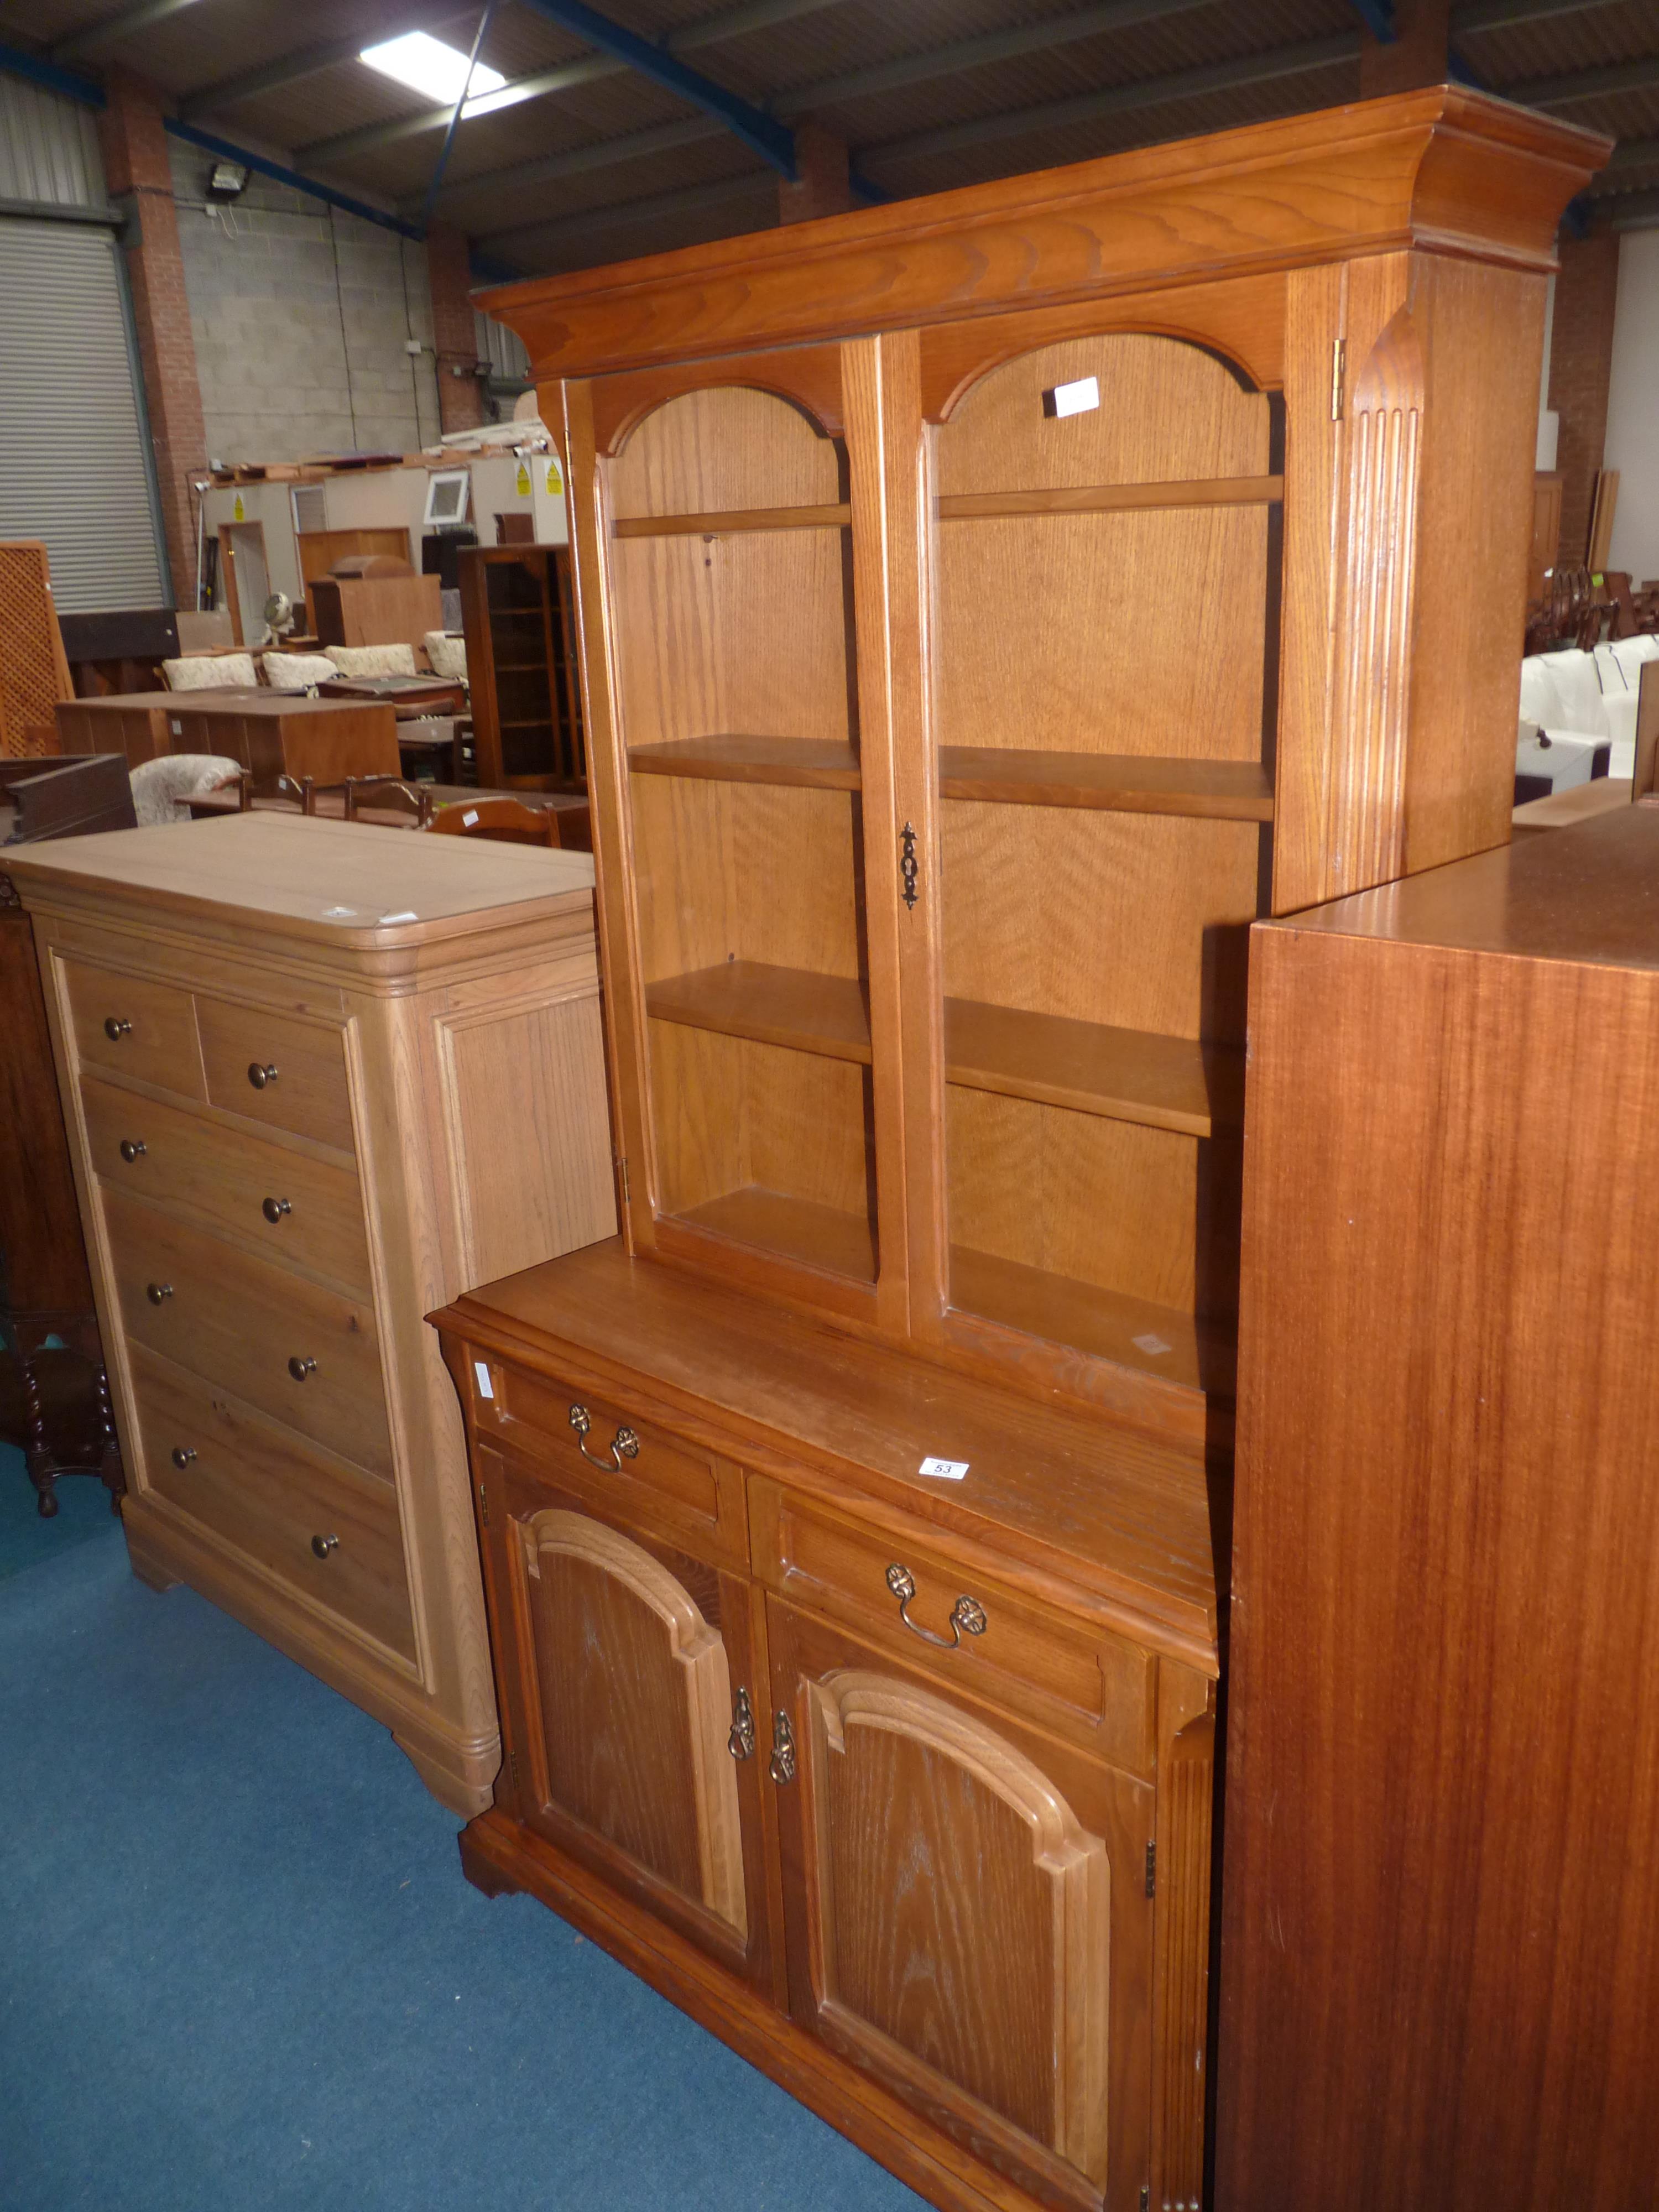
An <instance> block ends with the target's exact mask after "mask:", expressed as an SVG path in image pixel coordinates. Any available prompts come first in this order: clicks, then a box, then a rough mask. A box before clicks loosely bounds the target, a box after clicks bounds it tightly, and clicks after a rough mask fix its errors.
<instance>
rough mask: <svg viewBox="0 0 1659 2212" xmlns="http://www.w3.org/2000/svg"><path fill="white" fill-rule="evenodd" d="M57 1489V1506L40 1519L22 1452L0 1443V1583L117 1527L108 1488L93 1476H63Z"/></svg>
mask: <svg viewBox="0 0 1659 2212" xmlns="http://www.w3.org/2000/svg"><path fill="white" fill-rule="evenodd" d="M57 1487H58V1510H57V1512H56V1513H55V1514H54V1515H53V1516H52V1519H51V1520H50V1521H43V1520H42V1519H41V1518H40V1509H39V1507H38V1506H37V1505H36V1504H35V1496H34V1485H33V1483H32V1482H31V1481H30V1480H29V1478H28V1469H27V1467H26V1466H25V1465H24V1462H23V1455H22V1453H21V1451H19V1450H17V1449H15V1446H13V1445H11V1444H0V1583H3V1582H4V1581H5V1580H6V1578H7V1577H8V1576H9V1575H20V1574H21V1573H22V1571H23V1570H24V1568H25V1567H33V1566H39V1565H41V1564H42V1563H43V1562H44V1561H45V1560H47V1559H61V1558H62V1557H63V1555H64V1553H65V1552H67V1551H69V1550H70V1549H71V1547H73V1546H75V1545H76V1544H80V1543H84V1542H85V1541H86V1540H87V1538H88V1537H89V1536H100V1535H103V1534H106V1532H107V1531H108V1530H110V1529H112V1528H113V1527H114V1526H115V1522H114V1520H113V1518H112V1515H111V1513H110V1510H109V1492H108V1491H106V1489H105V1487H104V1486H103V1484H102V1483H101V1482H100V1481H99V1480H98V1479H97V1477H96V1476H95V1475H88V1474H71V1475H65V1476H64V1479H63V1480H61V1481H60V1482H59V1483H58V1486H57Z"/></svg>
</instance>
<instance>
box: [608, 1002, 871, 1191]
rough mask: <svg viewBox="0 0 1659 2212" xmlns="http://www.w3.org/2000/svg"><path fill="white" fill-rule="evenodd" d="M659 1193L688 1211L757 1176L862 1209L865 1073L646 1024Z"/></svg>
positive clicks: (867, 1150)
mask: <svg viewBox="0 0 1659 2212" xmlns="http://www.w3.org/2000/svg"><path fill="white" fill-rule="evenodd" d="M651 1085H652V1103H653V1108H654V1109H655V1114H656V1135H657V1170H658V1176H659V1203H660V1204H661V1205H662V1206H664V1208H665V1210H666V1211H667V1212H673V1213H681V1212H690V1210H691V1209H692V1208H693V1207H694V1206H701V1205H703V1204H705V1203H706V1202H707V1201H708V1200H710V1199H712V1198H720V1197H724V1196H725V1195H726V1193H727V1192H729V1191H732V1190H737V1189H741V1188H746V1187H748V1186H750V1185H757V1186H758V1187H759V1188H762V1189H763V1190H770V1191H778V1192H781V1193H784V1194H787V1195H788V1196H790V1197H792V1198H799V1199H805V1200H807V1201H808V1202H809V1203H811V1204H812V1205H816V1206H834V1207H836V1209H838V1210H839V1211H841V1212H846V1213H852V1214H857V1215H860V1216H866V1215H868V1214H870V1213H871V1212H872V1172H873V1170H872V1161H873V1158H874V1148H873V1144H872V1138H871V1133H870V1078H869V1074H868V1071H867V1070H866V1069H864V1068H861V1067H856V1066H853V1065H851V1064H850V1063H849V1062H848V1061H846V1060H828V1059H824V1058H823V1057H822V1056H821V1055H820V1054H817V1053H808V1052H792V1051H789V1050H788V1049H787V1048H785V1047H783V1046H781V1045H769V1044H756V1043H754V1042H751V1041H750V1040H749V1039H748V1038H745V1037H729V1036H720V1035H717V1034H716V1033H714V1031H712V1030H692V1029H687V1028H685V1027H684V1025H683V1024H679V1023H677V1022H653V1023H652V1024H651Z"/></svg>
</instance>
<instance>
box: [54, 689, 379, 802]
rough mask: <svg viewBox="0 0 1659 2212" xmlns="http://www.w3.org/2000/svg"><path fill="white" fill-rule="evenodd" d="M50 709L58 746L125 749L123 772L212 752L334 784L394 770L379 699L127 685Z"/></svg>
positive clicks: (257, 770) (260, 772)
mask: <svg viewBox="0 0 1659 2212" xmlns="http://www.w3.org/2000/svg"><path fill="white" fill-rule="evenodd" d="M57 714H58V743H59V744H61V746H62V747H63V750H64V752H66V753H108V752H125V755H126V757H127V765H128V766H129V767H130V768H137V766H138V765H139V763H141V762H143V761H147V760H154V759H155V758H156V757H158V755H161V754H163V753H220V754H222V755H224V757H226V758H227V759H229V760H234V761H236V762H238V763H240V765H241V766H242V767H243V768H246V769H252V771H253V773H254V774H255V775H257V776H258V777H260V778H261V779H262V780H274V779H275V778H276V776H278V775H292V776H296V777H297V776H304V775H309V776H314V777H315V778H316V780H317V781H318V782H319V783H338V782H339V781H341V780H342V779H343V778H344V777H346V776H348V775H397V774H398V769H399V757H398V735H397V731H398V721H397V715H396V714H395V712H394V710H393V709H392V707H391V705H390V704H389V703H388V702H384V701H381V700H374V699H361V698H360V699H307V697H306V696H304V694H303V693H302V692H296V691H258V690H233V689H226V690H207V691H129V692H118V693H115V694H113V695H112V696H110V697H108V698H104V699H65V700H61V701H60V702H58V708H57Z"/></svg>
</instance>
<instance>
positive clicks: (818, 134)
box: [778, 119, 853, 222]
mask: <svg viewBox="0 0 1659 2212" xmlns="http://www.w3.org/2000/svg"><path fill="white" fill-rule="evenodd" d="M795 167H796V168H797V170H798V171H799V175H798V176H797V178H796V179H795V182H794V183H793V185H792V184H791V183H790V182H789V180H788V179H787V177H780V178H779V179H778V221H779V222H814V221H816V219H817V217H818V216H821V215H845V214H846V213H847V211H848V209H849V208H850V207H851V206H852V204H853V187H852V185H850V184H849V183H848V175H847V142H846V140H845V139H844V138H837V137H836V136H835V134H834V132H833V131H826V130H825V129H824V128H823V125H822V124H818V123H813V122H811V120H810V119H809V120H807V121H805V122H801V123H798V124H796V125H795Z"/></svg>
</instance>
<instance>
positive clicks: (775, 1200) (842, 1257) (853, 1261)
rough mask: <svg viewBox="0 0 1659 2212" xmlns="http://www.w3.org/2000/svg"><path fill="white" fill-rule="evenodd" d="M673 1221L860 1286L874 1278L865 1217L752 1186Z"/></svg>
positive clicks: (872, 1251) (872, 1244)
mask: <svg viewBox="0 0 1659 2212" xmlns="http://www.w3.org/2000/svg"><path fill="white" fill-rule="evenodd" d="M673 1218H675V1219H676V1220H678V1221H686V1222H690V1224H691V1225H693V1226H694V1227H695V1228H698V1229H707V1230H710V1231H713V1232H714V1234H715V1235H717V1236H720V1237H731V1238H732V1241H733V1242H734V1243H738V1244H750V1245H753V1246H754V1247H755V1248H756V1249H757V1250H759V1251H763V1252H771V1253H774V1254H776V1255H778V1256H780V1257H781V1258H783V1259H786V1260H796V1261H799V1262H800V1263H801V1265H802V1266H804V1267H821V1268H823V1270H824V1271H825V1272H826V1273H829V1274H832V1275H846V1276H849V1277H850V1278H851V1279H853V1280H854V1281H855V1282H860V1283H873V1282H874V1281H875V1279H876V1255H875V1241H874V1239H873V1238H872V1236H871V1234H870V1224H869V1222H868V1220H867V1219H866V1218H865V1217H864V1216H863V1215H861V1214H856V1213H842V1212H841V1211H840V1210H839V1209H838V1208H837V1207H836V1206H818V1205H815V1204H814V1203H813V1201H812V1200H811V1199H806V1198H791V1197H790V1196H788V1195H787V1194H786V1193H785V1192H783V1191H777V1190H763V1188H761V1187H760V1185H759V1184H758V1183H749V1184H747V1185H745V1186H744V1188H742V1189H741V1190H729V1191H727V1192H726V1194H725V1195H724V1196H723V1197H721V1198H711V1199H709V1200H708V1201H707V1202H706V1203H705V1204H704V1205H702V1206H694V1207H693V1208H692V1209H691V1210H690V1212H687V1213H681V1214H677V1215H675V1216H674V1217H673Z"/></svg>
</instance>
